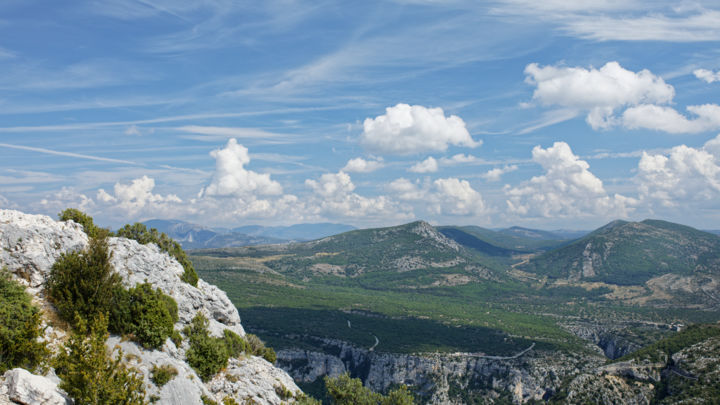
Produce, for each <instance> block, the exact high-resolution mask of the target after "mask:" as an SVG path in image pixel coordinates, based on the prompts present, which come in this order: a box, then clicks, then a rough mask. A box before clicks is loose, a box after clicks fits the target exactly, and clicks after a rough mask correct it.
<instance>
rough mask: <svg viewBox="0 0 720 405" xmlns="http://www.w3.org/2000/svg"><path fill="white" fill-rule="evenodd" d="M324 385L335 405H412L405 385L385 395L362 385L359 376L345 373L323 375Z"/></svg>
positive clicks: (411, 399) (412, 401)
mask: <svg viewBox="0 0 720 405" xmlns="http://www.w3.org/2000/svg"><path fill="white" fill-rule="evenodd" d="M325 386H326V387H327V392H328V395H329V396H330V398H331V399H332V403H333V404H336V405H412V404H413V403H414V399H413V396H412V394H411V393H410V391H409V390H408V389H407V386H401V387H400V388H397V389H395V390H393V391H391V392H390V393H388V395H387V396H385V395H382V394H379V393H377V392H373V391H372V390H371V389H369V388H367V387H364V386H363V385H362V381H360V379H359V378H350V376H349V375H348V374H347V373H345V374H342V375H340V376H338V377H336V378H330V377H325Z"/></svg>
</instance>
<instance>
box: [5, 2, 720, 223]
mask: <svg viewBox="0 0 720 405" xmlns="http://www.w3.org/2000/svg"><path fill="white" fill-rule="evenodd" d="M719 45H720V6H718V4H717V2H715V1H692V2H682V1H680V2H678V1H664V0H659V1H640V0H621V1H620V0H592V1H587V0H575V1H561V0H548V1H537V0H532V1H530V0H497V1H482V2H481V1H462V0H457V1H453V0H446V1H443V0H380V1H373V0H368V1H361V2H360V1H322V0H314V1H301V0H279V1H275V0H265V1H260V2H258V1H240V0H238V1H234V0H232V1H231V0H198V1H179V0H104V1H73V2H57V1H33V0H5V1H3V2H2V3H0V208H9V209H19V210H22V211H25V212H31V213H42V214H47V215H51V216H53V217H55V216H56V215H57V213H58V212H60V211H61V210H62V209H64V208H68V207H75V208H79V209H81V210H83V211H85V212H87V213H89V214H90V215H92V216H93V217H94V218H95V221H96V223H99V224H101V225H104V226H112V227H115V226H118V225H120V224H124V223H128V222H134V221H143V220H147V219H152V218H162V219H181V220H186V221H190V222H194V223H198V224H202V225H207V226H223V227H234V226H241V225H248V224H262V225H290V224H296V223H313V222H337V223H345V224H350V225H354V226H357V227H375V226H390V225H396V224H401V223H406V222H410V221H413V220H416V219H423V220H426V221H429V222H431V223H433V224H455V225H478V226H484V227H493V228H494V227H504V226H511V225H519V226H525V227H531V228H541V229H558V228H565V229H592V228H594V227H598V226H601V225H603V224H605V223H607V222H609V221H612V220H615V219H625V220H642V219H645V218H656V219H664V220H669V221H673V222H679V223H683V224H687V225H691V226H694V227H699V228H701V229H720V203H718V201H720V105H718V104H720V46H719Z"/></svg>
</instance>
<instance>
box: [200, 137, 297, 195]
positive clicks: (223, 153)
mask: <svg viewBox="0 0 720 405" xmlns="http://www.w3.org/2000/svg"><path fill="white" fill-rule="evenodd" d="M210 156H212V157H213V158H215V173H214V174H213V177H212V180H211V181H210V184H209V185H208V186H207V187H205V189H204V190H202V191H201V192H200V195H201V196H210V197H246V198H247V197H249V196H254V195H280V194H282V192H283V189H282V186H281V185H280V183H278V182H276V181H274V180H272V179H270V175H269V174H261V173H256V172H254V171H252V170H247V169H245V167H244V166H245V165H247V164H248V163H250V155H249V154H248V150H247V148H246V147H244V146H242V145H240V144H238V143H237V141H236V140H235V138H232V139H230V140H228V143H227V145H226V146H225V148H224V149H216V150H214V151H212V152H210Z"/></svg>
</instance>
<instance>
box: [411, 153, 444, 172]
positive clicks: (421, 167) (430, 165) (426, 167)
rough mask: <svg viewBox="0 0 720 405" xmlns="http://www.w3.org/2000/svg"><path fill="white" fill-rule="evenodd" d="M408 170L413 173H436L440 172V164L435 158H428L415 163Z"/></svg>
mask: <svg viewBox="0 0 720 405" xmlns="http://www.w3.org/2000/svg"><path fill="white" fill-rule="evenodd" d="M408 170H409V171H411V172H413V173H435V172H436V171H438V163H437V160H435V158H433V157H432V156H428V158H427V159H425V160H423V161H422V162H418V163H415V164H414V165H412V167H410V169H408Z"/></svg>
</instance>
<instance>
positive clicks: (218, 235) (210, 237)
mask: <svg viewBox="0 0 720 405" xmlns="http://www.w3.org/2000/svg"><path fill="white" fill-rule="evenodd" d="M143 224H145V226H147V227H148V228H155V229H157V230H158V231H160V232H164V233H166V234H167V235H168V236H169V237H171V238H173V239H175V240H176V241H178V242H180V244H181V245H182V247H183V248H185V249H204V248H219V247H232V246H251V245H264V244H270V243H285V242H287V240H284V239H278V238H273V237H267V236H262V235H247V234H244V233H240V232H234V231H228V230H224V229H212V228H207V227H204V226H201V225H197V224H193V223H190V222H185V221H180V220H176V219H170V220H165V219H151V220H149V221H145V222H143Z"/></svg>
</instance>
